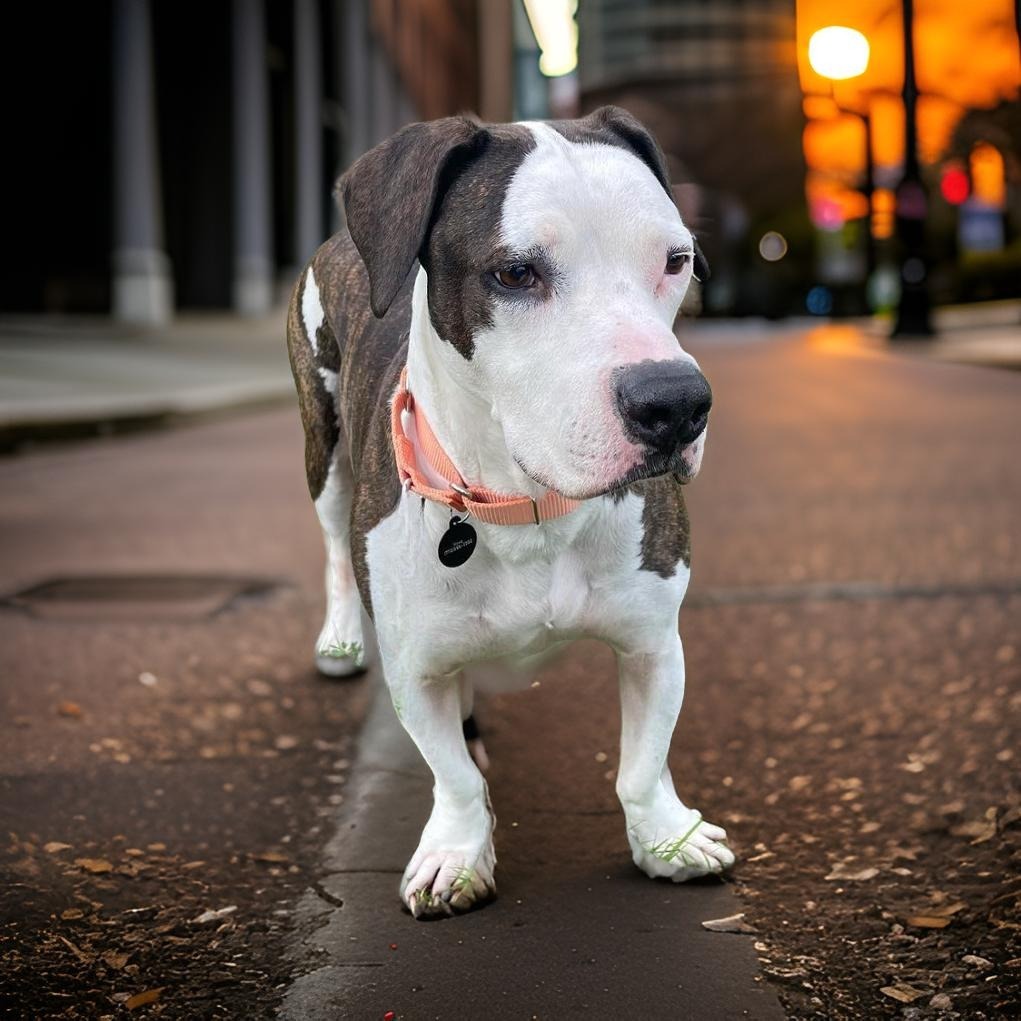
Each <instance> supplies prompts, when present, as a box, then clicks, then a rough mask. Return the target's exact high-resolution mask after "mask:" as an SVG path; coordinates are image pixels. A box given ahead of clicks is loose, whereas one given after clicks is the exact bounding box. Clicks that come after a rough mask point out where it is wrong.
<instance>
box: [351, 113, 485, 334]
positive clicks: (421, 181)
mask: <svg viewBox="0 0 1021 1021" xmlns="http://www.w3.org/2000/svg"><path fill="white" fill-rule="evenodd" d="M486 139H487V133H486V130H485V129H484V128H483V127H482V126H481V125H480V124H478V123H477V122H476V121H473V120H471V119H470V118H468V117H444V118H442V119H441V120H436V121H429V122H428V123H424V124H409V125H408V126H407V127H404V128H401V130H400V131H398V132H397V134H395V135H393V136H392V137H390V138H388V139H387V140H386V141H385V142H381V143H380V144H379V145H377V146H376V147H375V148H374V149H370V150H369V151H368V152H367V153H365V155H364V156H362V157H361V158H360V159H359V160H358V161H357V162H356V163H355V164H354V166H352V167H351V168H350V169H349V170H348V171H347V172H346V173H345V174H344V175H343V176H342V177H341V179H340V180H339V181H338V182H337V191H338V193H339V195H340V196H341V198H342V199H343V204H344V211H345V213H346V214H347V225H348V230H349V231H350V233H351V238H352V239H353V240H354V243H355V246H356V247H357V249H358V252H359V254H360V255H361V257H362V259H363V261H364V262H365V267H366V269H367V270H368V273H369V282H370V285H371V302H372V311H373V314H374V315H376V316H377V317H379V318H381V317H382V316H383V315H385V314H386V310H387V309H388V308H389V307H390V304H391V302H392V301H393V300H394V297H395V296H396V295H397V292H398V291H399V290H400V288H401V284H402V283H403V282H404V280H405V278H406V277H407V275H408V273H409V272H410V270H411V267H412V265H413V264H414V262H415V260H416V259H417V258H418V257H419V253H420V252H421V251H422V249H423V246H424V244H425V241H426V238H427V236H428V233H429V229H430V226H431V224H432V221H433V218H434V215H435V213H436V210H437V207H438V205H439V204H440V202H442V199H443V195H444V193H445V192H446V190H447V188H448V187H449V186H450V183H451V181H452V180H453V179H454V178H455V177H456V176H457V173H458V172H459V169H460V167H461V165H463V164H464V163H467V162H470V161H471V160H472V159H473V158H474V157H475V156H477V155H478V154H479V153H480V152H481V151H482V149H483V148H484V146H485V143H486Z"/></svg>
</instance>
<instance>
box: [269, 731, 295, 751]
mask: <svg viewBox="0 0 1021 1021" xmlns="http://www.w3.org/2000/svg"><path fill="white" fill-rule="evenodd" d="M273 747H274V748H277V749H279V750H280V751H282V752H286V751H290V749H292V748H297V747H298V739H297V738H296V737H294V736H293V735H292V734H281V735H280V736H279V737H278V738H276V740H275V741H274V742H273Z"/></svg>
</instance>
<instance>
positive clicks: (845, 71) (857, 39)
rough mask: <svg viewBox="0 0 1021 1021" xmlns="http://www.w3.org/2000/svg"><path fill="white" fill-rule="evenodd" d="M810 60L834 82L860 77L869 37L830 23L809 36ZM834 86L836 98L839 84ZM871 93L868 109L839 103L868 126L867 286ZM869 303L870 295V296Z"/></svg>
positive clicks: (872, 262)
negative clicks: (853, 107)
mask: <svg viewBox="0 0 1021 1021" xmlns="http://www.w3.org/2000/svg"><path fill="white" fill-rule="evenodd" d="M808 62H809V64H811V65H812V70H813V71H815V73H816V74H817V75H820V76H821V77H823V78H828V79H829V80H830V81H831V82H838V81H846V80H847V79H848V78H858V77H860V76H861V75H863V74H864V73H865V71H866V69H867V68H868V66H869V41H868V39H866V38H865V36H863V35H862V34H861V32H859V31H858V30H857V29H854V28H845V27H844V26H843V25H829V26H828V27H826V28H820V29H819V31H818V32H813V33H812V36H811V38H810V39H809V40H808ZM830 90H831V92H832V94H833V99H834V101H836V86H835V85H831V86H830ZM868 102H869V101H868V94H867V93H866V95H865V109H864V111H862V110H852V109H849V108H847V107H843V106H840V104H839V103H838V104H837V109H838V110H840V111H841V113H849V114H852V115H853V116H855V117H857V118H859V120H861V123H862V127H863V128H864V129H865V181H864V183H863V185H862V189H861V191H862V194H863V195H864V196H865V201H866V202H867V203H868V215H867V216H866V218H865V286H866V289H867V288H868V282H869V280H871V279H872V276H873V274H874V273H875V270H876V245H875V241H874V239H873V235H872V193H873V191H874V190H875V186H874V177H875V174H874V167H873V163H872V114H871V112H870V110H869V105H868ZM866 304H867V299H866Z"/></svg>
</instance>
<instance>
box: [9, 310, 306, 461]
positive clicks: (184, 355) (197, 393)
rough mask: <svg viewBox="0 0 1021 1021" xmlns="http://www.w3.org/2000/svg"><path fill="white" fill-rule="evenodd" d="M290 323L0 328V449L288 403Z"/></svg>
mask: <svg viewBox="0 0 1021 1021" xmlns="http://www.w3.org/2000/svg"><path fill="white" fill-rule="evenodd" d="M285 318H286V312H285V310H284V309H282V308H281V309H277V310H275V311H274V312H273V313H272V314H271V315H269V316H267V317H265V318H262V319H253V320H246V319H240V318H238V317H236V316H230V315H212V314H209V315H181V316H178V317H177V318H176V319H175V320H174V322H173V323H171V324H170V325H169V326H167V327H166V328H163V329H160V330H142V329H134V328H130V327H126V326H123V325H120V324H117V323H114V322H112V321H111V320H110V319H108V318H106V317H96V318H94V319H88V318H82V317H79V318H74V319H64V318H56V317H32V318H28V317H25V318H13V317H12V318H5V319H3V320H0V450H2V449H10V448H12V447H14V446H16V445H17V444H19V443H21V442H24V441H26V440H32V439H35V438H53V437H58V438H59V437H70V436H75V435H95V434H103V433H108V432H113V431H120V430H123V429H125V428H130V427H139V426H145V425H156V424H161V423H165V422H167V421H172V420H174V419H175V418H179V417H184V416H193V415H196V414H202V413H206V412H210V411H219V410H222V409H226V408H237V407H246V406H252V405H257V404H265V403H272V402H277V401H282V400H289V399H292V398H293V394H294V385H293V383H292V381H291V375H290V369H289V367H288V364H287V350H286V345H285V342H284V336H285V327H284V324H285Z"/></svg>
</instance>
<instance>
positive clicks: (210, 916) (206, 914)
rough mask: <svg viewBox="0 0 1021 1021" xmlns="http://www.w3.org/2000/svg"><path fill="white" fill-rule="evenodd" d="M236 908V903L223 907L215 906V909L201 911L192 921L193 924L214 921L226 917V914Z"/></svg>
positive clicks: (229, 913) (232, 912)
mask: <svg viewBox="0 0 1021 1021" xmlns="http://www.w3.org/2000/svg"><path fill="white" fill-rule="evenodd" d="M237 909H238V906H237V904H230V905H228V906H227V907H225V908H217V909H216V910H215V911H214V910H213V909H212V908H210V910H208V911H203V912H202V914H201V915H199V916H198V918H193V919H192V923H193V924H194V925H205V924H206V922H215V921H217V920H219V919H221V918H226V917H227V916H228V915H232V914H234V912H235V911H237Z"/></svg>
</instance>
